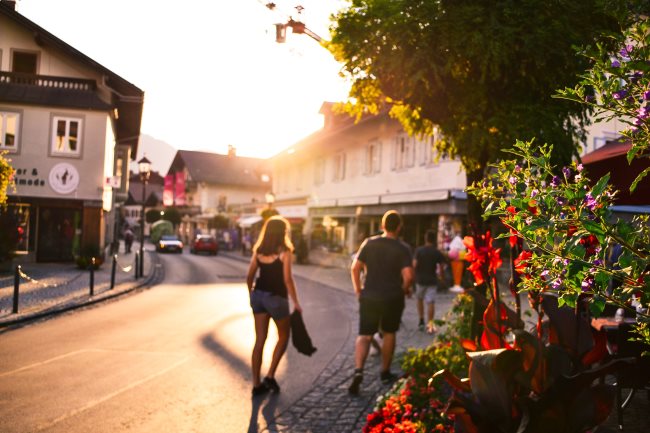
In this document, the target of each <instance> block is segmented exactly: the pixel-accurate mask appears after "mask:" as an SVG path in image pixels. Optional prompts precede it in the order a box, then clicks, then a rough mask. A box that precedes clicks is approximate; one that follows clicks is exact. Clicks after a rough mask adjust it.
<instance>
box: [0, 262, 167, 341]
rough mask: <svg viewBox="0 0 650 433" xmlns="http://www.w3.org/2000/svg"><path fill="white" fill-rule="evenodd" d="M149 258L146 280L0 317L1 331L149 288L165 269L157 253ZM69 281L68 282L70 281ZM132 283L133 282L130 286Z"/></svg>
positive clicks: (161, 275)
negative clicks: (16, 316)
mask: <svg viewBox="0 0 650 433" xmlns="http://www.w3.org/2000/svg"><path fill="white" fill-rule="evenodd" d="M148 256H149V260H150V262H151V269H150V271H149V274H148V275H147V276H146V277H145V279H144V280H141V281H135V282H134V283H135V284H134V283H128V282H124V283H121V284H120V285H116V286H115V287H114V288H113V289H109V290H106V291H104V292H102V293H99V294H97V295H95V296H94V297H93V298H91V299H87V300H84V301H79V302H75V301H70V302H69V303H67V304H62V305H55V306H53V307H50V308H48V309H45V310H43V311H38V312H35V313H27V314H25V315H24V316H23V317H19V318H16V319H12V318H11V317H9V319H6V320H1V319H0V333H3V332H6V331H9V330H12V329H16V328H18V327H20V326H22V325H25V324H28V323H31V322H35V321H38V320H41V319H46V318H49V317H52V316H55V315H59V314H63V313H67V312H69V311H73V310H77V309H80V308H84V307H89V306H92V305H95V304H99V303H101V302H104V301H109V300H111V299H115V298H118V297H120V296H123V295H127V294H129V293H132V292H134V291H137V290H139V289H142V288H144V287H146V288H148V287H151V286H152V285H153V283H154V281H155V280H156V279H161V278H163V276H164V270H163V268H162V267H161V266H159V264H160V261H159V259H158V255H157V254H148ZM77 278H79V277H74V278H73V279H71V280H70V281H72V280H74V279H77ZM70 281H68V283H69V282H70ZM130 284H133V285H131V286H130V287H129V285H130ZM119 286H126V288H124V289H119V288H118V287H119Z"/></svg>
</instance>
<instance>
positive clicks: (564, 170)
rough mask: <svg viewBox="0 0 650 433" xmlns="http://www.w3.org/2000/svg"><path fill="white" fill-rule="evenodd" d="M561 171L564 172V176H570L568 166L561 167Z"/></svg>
mask: <svg viewBox="0 0 650 433" xmlns="http://www.w3.org/2000/svg"><path fill="white" fill-rule="evenodd" d="M562 173H563V174H564V177H565V178H567V179H568V178H570V177H571V169H570V168H569V167H564V168H562Z"/></svg>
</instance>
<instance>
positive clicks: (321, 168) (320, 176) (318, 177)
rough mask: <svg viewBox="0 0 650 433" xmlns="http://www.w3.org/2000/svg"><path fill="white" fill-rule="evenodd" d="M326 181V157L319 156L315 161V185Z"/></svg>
mask: <svg viewBox="0 0 650 433" xmlns="http://www.w3.org/2000/svg"><path fill="white" fill-rule="evenodd" d="M324 182H325V159H324V158H318V159H317V160H316V161H315V163H314V185H322V184H323V183H324Z"/></svg>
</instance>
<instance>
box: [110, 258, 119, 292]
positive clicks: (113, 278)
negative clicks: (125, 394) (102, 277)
mask: <svg viewBox="0 0 650 433" xmlns="http://www.w3.org/2000/svg"><path fill="white" fill-rule="evenodd" d="M116 267H117V254H113V267H112V268H111V287H110V289H112V288H113V287H115V268H116ZM110 289H109V290H110Z"/></svg>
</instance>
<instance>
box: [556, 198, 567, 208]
mask: <svg viewBox="0 0 650 433" xmlns="http://www.w3.org/2000/svg"><path fill="white" fill-rule="evenodd" d="M566 203H567V202H566V199H565V198H564V197H558V198H557V204H559V205H560V206H564V205H565V204H566Z"/></svg>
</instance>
